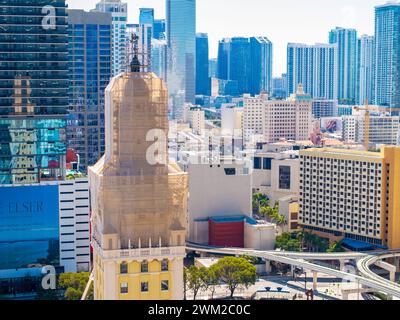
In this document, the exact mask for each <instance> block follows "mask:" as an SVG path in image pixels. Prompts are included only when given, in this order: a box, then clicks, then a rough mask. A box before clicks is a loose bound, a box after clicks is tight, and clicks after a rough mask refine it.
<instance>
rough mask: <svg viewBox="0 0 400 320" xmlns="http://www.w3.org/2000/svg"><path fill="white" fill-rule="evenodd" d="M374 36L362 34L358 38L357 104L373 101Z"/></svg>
mask: <svg viewBox="0 0 400 320" xmlns="http://www.w3.org/2000/svg"><path fill="white" fill-rule="evenodd" d="M374 87H375V38H374V37H373V36H367V35H363V36H361V38H360V39H358V82H357V104H359V105H362V104H365V102H366V101H367V99H368V101H369V103H371V104H373V103H375V90H374Z"/></svg>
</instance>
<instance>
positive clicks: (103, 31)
mask: <svg viewBox="0 0 400 320" xmlns="http://www.w3.org/2000/svg"><path fill="white" fill-rule="evenodd" d="M111 44H112V17H111V13H103V12H98V11H92V12H85V11H83V10H68V52H69V54H68V60H69V64H68V67H69V76H70V86H69V115H68V120H67V140H68V147H69V148H72V149H74V150H75V152H76V153H78V154H79V157H80V165H81V167H80V169H81V170H82V171H86V170H87V167H88V166H91V165H93V164H95V163H96V162H97V161H98V160H99V159H100V158H101V156H102V155H103V154H104V150H105V133H104V90H105V88H106V87H107V85H108V83H109V82H110V79H111Z"/></svg>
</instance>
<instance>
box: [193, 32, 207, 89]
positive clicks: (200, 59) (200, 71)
mask: <svg viewBox="0 0 400 320" xmlns="http://www.w3.org/2000/svg"><path fill="white" fill-rule="evenodd" d="M196 95H205V96H210V95H211V79H210V76H209V51H208V35H207V33H198V34H197V36H196Z"/></svg>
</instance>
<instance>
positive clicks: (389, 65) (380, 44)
mask: <svg viewBox="0 0 400 320" xmlns="http://www.w3.org/2000/svg"><path fill="white" fill-rule="evenodd" d="M399 25H400V3H396V2H389V3H387V4H385V5H382V6H377V7H375V99H376V101H375V102H376V104H378V105H381V106H386V107H388V108H389V107H390V108H400V43H399V38H400V28H399Z"/></svg>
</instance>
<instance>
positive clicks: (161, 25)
mask: <svg viewBox="0 0 400 320" xmlns="http://www.w3.org/2000/svg"><path fill="white" fill-rule="evenodd" d="M153 38H154V39H157V40H165V38H166V36H165V19H154V23H153Z"/></svg>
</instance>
